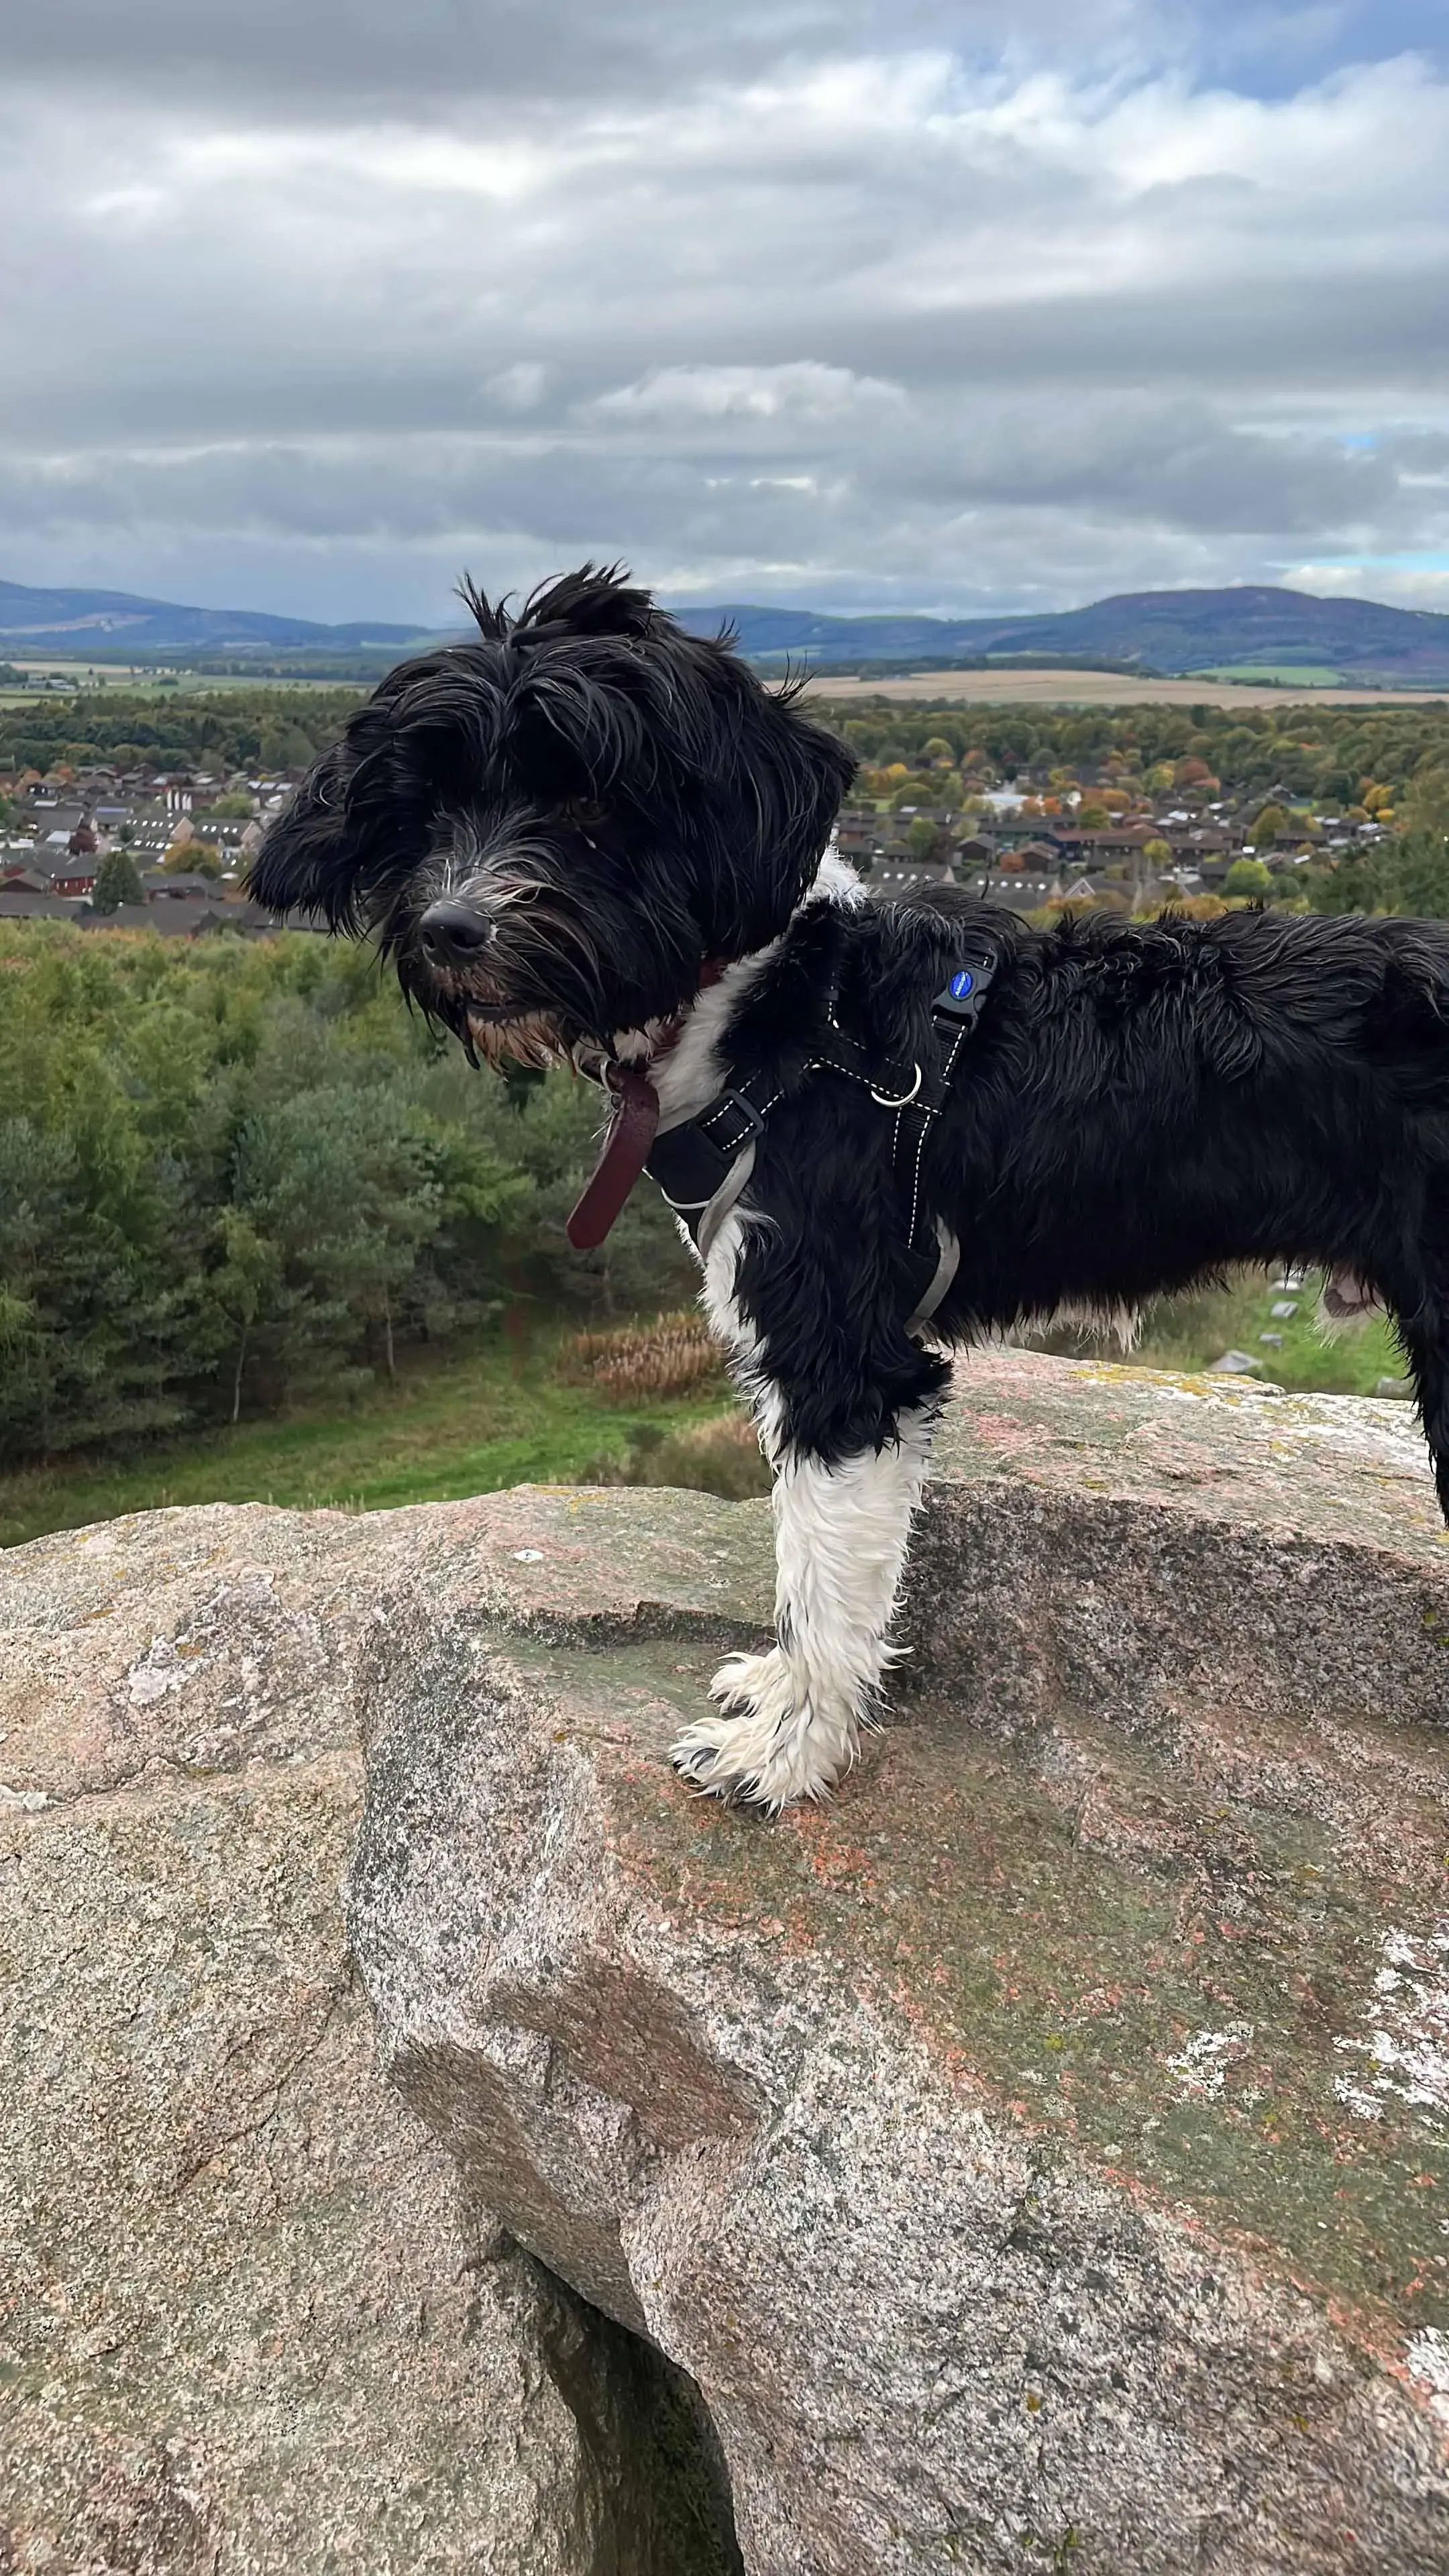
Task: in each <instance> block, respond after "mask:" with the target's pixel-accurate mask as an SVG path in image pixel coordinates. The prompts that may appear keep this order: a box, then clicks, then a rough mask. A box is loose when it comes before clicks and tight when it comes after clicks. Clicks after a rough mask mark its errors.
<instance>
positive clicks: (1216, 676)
mask: <svg viewBox="0 0 1449 2576" xmlns="http://www.w3.org/2000/svg"><path fill="white" fill-rule="evenodd" d="M1187 676H1188V678H1189V679H1192V680H1249V681H1251V680H1271V681H1273V682H1274V683H1275V684H1276V685H1277V686H1278V687H1280V688H1285V689H1295V688H1297V689H1341V688H1347V687H1351V686H1352V683H1351V682H1349V681H1346V680H1345V678H1344V675H1343V673H1342V671H1335V670H1333V669H1331V668H1330V666H1329V665H1328V663H1326V662H1215V663H1213V665H1212V667H1211V669H1209V670H1205V671H1190V672H1189V673H1188V675H1187Z"/></svg>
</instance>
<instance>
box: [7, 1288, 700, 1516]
mask: <svg viewBox="0 0 1449 2576" xmlns="http://www.w3.org/2000/svg"><path fill="white" fill-rule="evenodd" d="M559 1352H560V1342H559V1339H558V1337H557V1336H556V1335H553V1334H550V1335H548V1336H546V1337H541V1338H540V1341H539V1343H538V1344H537V1345H536V1346H535V1347H534V1348H533V1349H532V1350H530V1351H527V1352H519V1351H518V1350H516V1349H513V1348H511V1347H510V1346H509V1344H508V1342H507V1340H506V1339H505V1338H504V1337H503V1336H502V1335H501V1334H494V1335H492V1336H490V1337H489V1338H488V1339H487V1340H486V1341H484V1342H482V1343H480V1344H479V1345H478V1346H477V1347H476V1348H475V1349H473V1350H471V1351H467V1352H464V1353H462V1354H458V1353H456V1352H455V1353H453V1354H451V1355H450V1356H449V1357H448V1358H447V1359H446V1360H441V1361H437V1362H434V1363H431V1364H430V1363H429V1362H428V1361H427V1360H426V1359H425V1358H424V1359H422V1360H419V1359H418V1358H417V1357H416V1356H415V1357H414V1358H413V1359H412V1362H411V1365H409V1366H407V1367H406V1368H405V1369H404V1370H403V1371H402V1373H401V1374H400V1376H399V1379H398V1382H397V1384H396V1386H388V1385H386V1384H381V1385H376V1386H373V1387H369V1388H368V1389H366V1390H365V1391H364V1392H363V1393H362V1394H361V1395H359V1397H358V1398H357V1400H356V1401H355V1403H353V1404H351V1405H349V1406H348V1407H347V1409H346V1410H345V1411H341V1412H339V1411H338V1409H337V1406H336V1403H335V1400H334V1402H333V1403H332V1405H331V1406H330V1407H329V1408H327V1409H325V1410H321V1409H319V1410H318V1411H317V1412H315V1413H313V1412H310V1411H306V1410H298V1411H296V1412H294V1413H292V1414H290V1415H287V1416H284V1417H282V1418H281V1419H280V1420H278V1419H268V1420H266V1421H259V1422H244V1423H242V1424H240V1425H239V1426H238V1428H237V1429H236V1430H228V1431H213V1432H206V1433H202V1434H197V1435H193V1436H191V1437H190V1438H187V1439H185V1440H177V1441H168V1442H165V1443H158V1444H156V1445H154V1446H152V1447H151V1448H149V1449H146V1450H142V1451H139V1452H137V1453H136V1454H134V1455H131V1456H129V1457H128V1456H124V1455H116V1456H112V1457H109V1458H89V1459H83V1460H76V1461H72V1462H70V1463H66V1464H60V1465H55V1466H37V1467H26V1468H22V1469H19V1470H17V1471H16V1472H14V1473H12V1474H10V1475H0V1545H3V1546H6V1547H13V1546H15V1545H16V1544H17V1542H18V1541H20V1540H22V1539H27V1538H36V1537H38V1536H40V1534H41V1533H42V1532H43V1531H45V1530H52V1529H77V1528H80V1527H81V1526H82V1525H83V1524H84V1523H86V1522H88V1521H100V1520H111V1519H114V1517H115V1516H116V1515H117V1514H118V1513H120V1512H141V1511H152V1510H156V1509H159V1508H161V1507H162V1506H164V1505H167V1504H173V1503H217V1502H220V1503H247V1502H261V1503H286V1504H292V1505H296V1506H298V1507H299V1508H301V1509H304V1510H312V1509H316V1508H318V1507H320V1506H322V1505H334V1506H337V1507H339V1508H341V1509H344V1510H351V1511H383V1510H386V1509H387V1508H388V1507H389V1506H390V1505H393V1504H396V1503H421V1502H448V1501H451V1500H454V1499H455V1498H456V1497H457V1496H459V1495H463V1494H486V1493H495V1492H497V1491H498V1489H499V1488H500V1487H501V1486H504V1485H524V1484H567V1483H578V1482H580V1481H587V1480H588V1478H589V1477H590V1476H591V1475H592V1474H594V1473H596V1472H602V1473H604V1474H606V1475H608V1476H610V1477H612V1476H613V1475H616V1474H618V1473H619V1472H620V1471H622V1470H623V1469H624V1468H625V1467H626V1466H627V1464H628V1462H629V1460H630V1459H631V1457H632V1456H633V1455H635V1454H636V1453H637V1452H639V1451H641V1450H647V1449H648V1448H649V1447H650V1446H651V1445H652V1443H654V1442H656V1441H658V1440H659V1439H660V1438H661V1437H667V1436H668V1434H669V1433H671V1432H677V1431H678V1430H680V1429H681V1428H686V1427H688V1426H689V1425H691V1424H693V1423H698V1422H701V1421H705V1420H707V1419H708V1418H709V1417H710V1416H711V1415H714V1414H718V1413H720V1412H722V1411H723V1410H724V1408H725V1407H726V1405H727V1403H728V1401H729V1398H728V1392H727V1389H726V1387H725V1384H724V1381H723V1379H721V1380H720V1382H719V1384H718V1385H717V1386H715V1387H713V1388H710V1389H709V1390H707V1391H706V1392H704V1393H699V1392H696V1393H693V1394H691V1395H689V1396H685V1397H676V1398H673V1399H668V1398H663V1399H652V1400H646V1401H645V1402H642V1403H630V1404H617V1403H613V1402H611V1401H609V1400H608V1399H607V1398H606V1397H604V1396H601V1395H600V1394H598V1393H596V1392H595V1391H594V1390H593V1389H591V1388H590V1387H588V1386H577V1385H570V1384H568V1383H566V1382H565V1381H564V1380H563V1379H562V1378H561V1377H560V1376H559V1374H558V1368H557V1362H558V1357H559Z"/></svg>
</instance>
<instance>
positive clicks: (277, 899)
mask: <svg viewBox="0 0 1449 2576" xmlns="http://www.w3.org/2000/svg"><path fill="white" fill-rule="evenodd" d="M350 765H351V762H350V757H349V754H348V750H347V746H346V745H345V744H343V743H336V744H334V746H333V748H332V749H331V750H330V751H325V752H324V753H323V755H322V757H321V759H320V760H319V761H317V762H316V764H315V765H314V767H313V768H312V769H310V770H309V771H308V773H307V776H306V777H305V778H304V779H303V781H302V784H301V786H300V787H299V788H298V789H297V792H296V794H295V795H294V796H293V798H292V801H291V803H290V804H289V805H288V806H287V807H286V808H285V810H284V811H283V812H282V813H280V814H279V815H278V816H277V819H276V821H275V823H273V824H272V825H271V827H270V829H269V830H268V832H267V834H266V837H265V839H264V840H263V842H262V846H261V848H260V849H259V850H258V852H257V855H256V857H255V859H254V860H253V861H252V864H251V867H250V869H249V870H248V873H247V890H248V892H249V893H250V894H251V895H252V896H253V897H254V898H255V900H256V901H257V902H258V903H264V904H266V905H268V906H269V908H270V909H271V910H272V911H273V912H310V913H314V914H315V913H320V914H321V916H322V918H323V920H324V921H325V922H326V924H327V927H328V929H329V930H346V931H353V932H356V931H357V930H359V929H360V928H361V919H360V914H359V908H358V894H359V876H360V869H361V857H362V853H361V848H360V844H359V839H358V835H357V832H356V829H355V827H354V825H353V824H352V822H351V821H350V820H349V817H348V811H347V794H346V780H347V771H348V769H349V767H350Z"/></svg>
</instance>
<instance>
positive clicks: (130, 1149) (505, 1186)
mask: <svg viewBox="0 0 1449 2576" xmlns="http://www.w3.org/2000/svg"><path fill="white" fill-rule="evenodd" d="M0 995H3V1000H0V1466H13V1465H15V1464H18V1463H20V1462H22V1461H24V1460H26V1459H30V1458H37V1457H54V1456H56V1455H58V1454H64V1453H66V1452H68V1451H71V1450H75V1449H77V1448H90V1447H95V1446H97V1445H100V1444H104V1443H108V1442H112V1443H113V1442H127V1443H133V1442H135V1441H136V1440H137V1439H138V1438H140V1437H142V1436H143V1435H149V1434H154V1433H158V1432H166V1431H174V1430H177V1429H179V1428H182V1427H185V1426H193V1425H202V1424H206V1423H216V1422H228V1421H232V1420H238V1419H241V1418H244V1417H245V1416H248V1415H252V1414H256V1413H265V1412H270V1411H274V1410H276V1409H278V1408H281V1407H283V1406H286V1405H288V1404H292V1403H296V1402H298V1401H300V1400H303V1399H305V1400H308V1401H314V1400H316V1399H317V1398H318V1397H319V1396H325V1395H327V1394H329V1393H335V1394H336V1395H337V1397H338V1398H339V1400H340V1399H342V1398H343V1397H345V1395H346V1394H347V1392H348V1390H349V1389H356V1388H358V1387H360V1386H362V1385H365V1384H366V1383H367V1382H368V1380H369V1379H370V1378H373V1377H375V1376H377V1375H379V1374H381V1375H386V1374H387V1373H388V1372H390V1371H391V1370H393V1369H394V1368H395V1367H396V1365H397V1359H398V1353H399V1350H400V1348H401V1347H402V1346H403V1345H404V1344H406V1343H410V1342H411V1343H417V1342H420V1341H432V1342H435V1343H446V1342H448V1341H450V1340H453V1341H456V1340H458V1339H459V1338H460V1337H462V1336H465V1335H466V1334H468V1333H470V1332H473V1331H475V1330H476V1329H477V1328H478V1327H479V1326H480V1325H482V1324H484V1323H486V1322H487V1321H488V1320H489V1319H490V1318H493V1317H496V1316H497V1315H499V1314H500V1313H501V1312H502V1311H503V1310H504V1308H505V1307H507V1306H509V1305H516V1304H519V1303H523V1304H526V1305H531V1306H536V1307H540V1308H542V1309H544V1310H546V1311H548V1312H550V1313H554V1312H559V1311H563V1312H567V1311H568V1309H569V1308H570V1306H572V1307H573V1308H574V1309H576V1310H577V1311H578V1313H579V1320H580V1321H581V1322H583V1321H588V1320H590V1319H591V1318H593V1317H596V1316H607V1315H609V1314H611V1313H623V1314H627V1313H629V1312H631V1311H633V1310H634V1309H636V1308H639V1307H644V1306H647V1307H649V1308H651V1309H653V1308H655V1307H658V1306H661V1305H663V1306H668V1305H670V1304H678V1303H679V1302H681V1300H682V1299H683V1298H685V1297H687V1296H688V1295H689V1294H690V1293H691V1292H692V1287H693V1280H692V1274H691V1270H690V1267H689V1265H688V1263H687V1261H686V1259H685V1256H684V1254H683V1253H682V1251H681V1248H680V1246H679V1243H678V1240H677V1237H676V1235H675V1233H674V1229H673V1227H672V1225H671V1224H670V1222H669V1221H668V1219H667V1218H666V1216H665V1213H664V1210H663V1205H662V1202H661V1201H660V1200H659V1198H658V1195H657V1193H656V1192H654V1191H653V1190H640V1191H638V1192H636V1194H635V1197H634V1199H633V1200H632V1202H631V1203H630V1206H629V1207H628V1208H627V1209H626V1211H625V1214H624V1217H623V1219H622V1220H621V1222H620V1224H619V1225H618V1226H617V1227H616V1229H615V1231H614V1233H613V1235H612V1236H611V1238H610V1241H609V1244H608V1246H607V1248H606V1251H605V1252H602V1253H599V1254H594V1255H587V1256H580V1255H578V1254H576V1253H572V1252H570V1251H569V1250H568V1248H567V1246H566V1244H565V1241H564V1235H563V1220H564V1216H565V1214H566V1212H567V1210H568V1208H569V1206H570V1205H571V1203H572V1200H573V1198H574V1196H575V1195H576V1192H577V1188H578V1184H579V1177H580V1174H581V1173H582V1172H583V1171H585V1170H586V1169H587V1168H588V1165H589V1162H590V1159H591V1139H592V1137H593V1135H594V1132H595V1130H596V1128H597V1126H598V1123H599V1099H598V1094H597V1093H596V1092H595V1091H594V1090H593V1089H592V1088H591V1087H590V1086H588V1085H587V1084H583V1083H573V1082H571V1081H568V1080H566V1079H557V1080H551V1081H549V1082H548V1083H546V1084H543V1083H538V1082H536V1081H534V1080H531V1079H529V1078H527V1077H524V1078H522V1079H521V1080H520V1081H519V1082H518V1083H516V1084H513V1085H509V1084H505V1083H504V1082H501V1081H499V1080H498V1079H497V1078H496V1077H494V1076H492V1075H490V1074H479V1073H474V1072H473V1071H472V1070H471V1069H470V1067H469V1066H468V1064H467V1063H466V1062H465V1060H464V1058H463V1056H462V1054H461V1053H460V1051H459V1050H458V1048H457V1047H456V1046H454V1045H452V1044H451V1042H450V1043H449V1044H448V1045H447V1046H444V1045H443V1044H442V1043H440V1042H439V1041H438V1040H436V1039H435V1038H434V1037H433V1036H432V1035H431V1034H430V1032H429V1031H428V1029H427V1027H426V1025H425V1024H424V1023H423V1022H422V1021H421V1020H420V1019H417V1018H414V1017H410V1016H409V1014H408V1013H407V1012H406V1011H405V1010H404V1009H403V1007H402V1005H401V1004H400V1002H399V1000H398V996H397V990H396V986H395V984H393V983H392V982H391V981H390V980H389V981H388V982H387V983H386V984H385V983H384V982H383V980H382V978H381V976H380V974H379V971H378V968H377V966H376V964H375V962H374V961H373V959H372V958H371V956H370V955H369V954H368V953H367V952H366V951H364V950H361V949H356V948H351V947H347V946H343V945H341V944H339V945H337V946H333V945H332V944H330V943H328V942H325V941H323V940H320V939H317V938H314V937H310V936H307V935H305V934H301V933H294V934H291V935H289V936H286V937H281V938H277V939H274V940H268V941H264V942H260V943H253V942H250V941H243V940H239V939H231V938H220V939H212V940H208V941H202V942H197V943H192V942H189V941H164V942H163V941H162V940H160V939H158V938H154V937H148V936H145V935H134V934H128V933H121V934H112V935H110V936H108V937H103V938H98V937H96V936H95V935H94V934H90V935H87V934H85V933H83V932H81V931H79V930H76V929H73V928H72V927H71V926H70V925H69V924H68V923H55V922H49V921H41V922H14V923H5V924H0Z"/></svg>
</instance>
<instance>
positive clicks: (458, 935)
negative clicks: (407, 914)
mask: <svg viewBox="0 0 1449 2576" xmlns="http://www.w3.org/2000/svg"><path fill="white" fill-rule="evenodd" d="M418 937H419V938H420V939H421V941H422V943H423V954H424V956H425V957H426V958H427V961H428V963H429V965H430V966H471V965H472V964H473V962H474V959H475V958H477V957H479V956H481V954H482V952H483V950H484V949H485V948H486V947H487V946H488V944H489V942H490V940H491V939H492V937H493V924H492V922H491V921H490V920H489V919H488V916H487V914H486V913H483V912H479V911H477V910H476V909H475V907H474V906H473V905H472V904H471V903H463V902H461V901H460V900H459V898H458V897H457V896H456V895H445V896H444V898H443V900H442V902H441V903H430V904H429V906H428V908H427V911H426V912H425V913H424V914H423V917H422V919H421V921H420V922H419V923H418Z"/></svg>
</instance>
